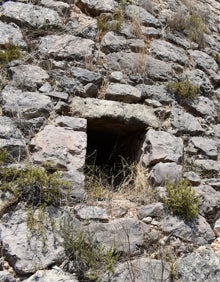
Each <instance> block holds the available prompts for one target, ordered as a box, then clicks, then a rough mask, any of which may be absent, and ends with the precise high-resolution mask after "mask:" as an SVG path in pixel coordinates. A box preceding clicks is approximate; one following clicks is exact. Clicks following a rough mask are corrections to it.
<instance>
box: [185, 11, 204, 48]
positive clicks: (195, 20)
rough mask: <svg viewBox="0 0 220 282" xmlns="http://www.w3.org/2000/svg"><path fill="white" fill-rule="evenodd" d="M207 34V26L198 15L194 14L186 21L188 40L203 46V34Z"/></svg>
mask: <svg viewBox="0 0 220 282" xmlns="http://www.w3.org/2000/svg"><path fill="white" fill-rule="evenodd" d="M205 32H207V25H206V23H205V20H204V18H202V16H201V15H200V14H197V13H194V14H192V15H191V16H189V19H188V32H187V33H188V38H189V39H190V40H191V41H194V42H196V43H198V44H199V46H201V47H202V46H204V33H205Z"/></svg>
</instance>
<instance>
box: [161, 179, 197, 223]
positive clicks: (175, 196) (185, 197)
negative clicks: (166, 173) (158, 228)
mask: <svg viewBox="0 0 220 282" xmlns="http://www.w3.org/2000/svg"><path fill="white" fill-rule="evenodd" d="M166 191H167V197H164V199H163V202H164V204H165V206H166V207H167V208H168V209H169V210H170V211H171V212H173V214H175V215H178V216H180V217H181V218H183V219H185V220H193V219H194V218H196V217H197V216H198V214H199V198H198V196H196V194H195V191H193V190H192V188H191V185H190V182H189V181H188V180H187V179H183V180H181V181H180V182H179V183H177V184H174V183H171V182H167V184H166Z"/></svg>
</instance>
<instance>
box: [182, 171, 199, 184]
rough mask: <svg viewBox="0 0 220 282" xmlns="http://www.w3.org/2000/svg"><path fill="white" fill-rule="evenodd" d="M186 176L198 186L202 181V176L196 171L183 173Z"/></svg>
mask: <svg viewBox="0 0 220 282" xmlns="http://www.w3.org/2000/svg"><path fill="white" fill-rule="evenodd" d="M183 176H184V178H187V179H188V180H189V181H190V183H191V184H192V185H193V186H197V185H199V184H200V183H201V178H200V176H199V175H198V174H197V173H195V172H194V171H188V172H185V173H184V174H183Z"/></svg>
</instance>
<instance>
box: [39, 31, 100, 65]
mask: <svg viewBox="0 0 220 282" xmlns="http://www.w3.org/2000/svg"><path fill="white" fill-rule="evenodd" d="M94 46H95V43H94V42H93V41H92V40H90V39H84V38H81V37H77V36H74V35H70V34H63V35H48V36H44V37H41V40H40V45H39V51H40V53H42V54H44V55H47V56H48V55H49V56H50V57H54V58H60V59H67V58H69V59H82V58H84V59H85V58H86V57H88V56H91V55H92V52H93V51H94Z"/></svg>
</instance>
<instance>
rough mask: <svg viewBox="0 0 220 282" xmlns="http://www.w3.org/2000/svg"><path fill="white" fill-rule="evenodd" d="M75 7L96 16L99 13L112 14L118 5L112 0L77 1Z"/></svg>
mask: <svg viewBox="0 0 220 282" xmlns="http://www.w3.org/2000/svg"><path fill="white" fill-rule="evenodd" d="M77 6H78V7H79V8H80V9H81V10H82V11H86V12H87V13H89V14H90V15H92V16H98V15H99V14H101V13H106V12H114V10H115V8H116V7H117V6H118V4H117V2H116V1H114V0H106V1H98V0H79V1H77Z"/></svg>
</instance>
